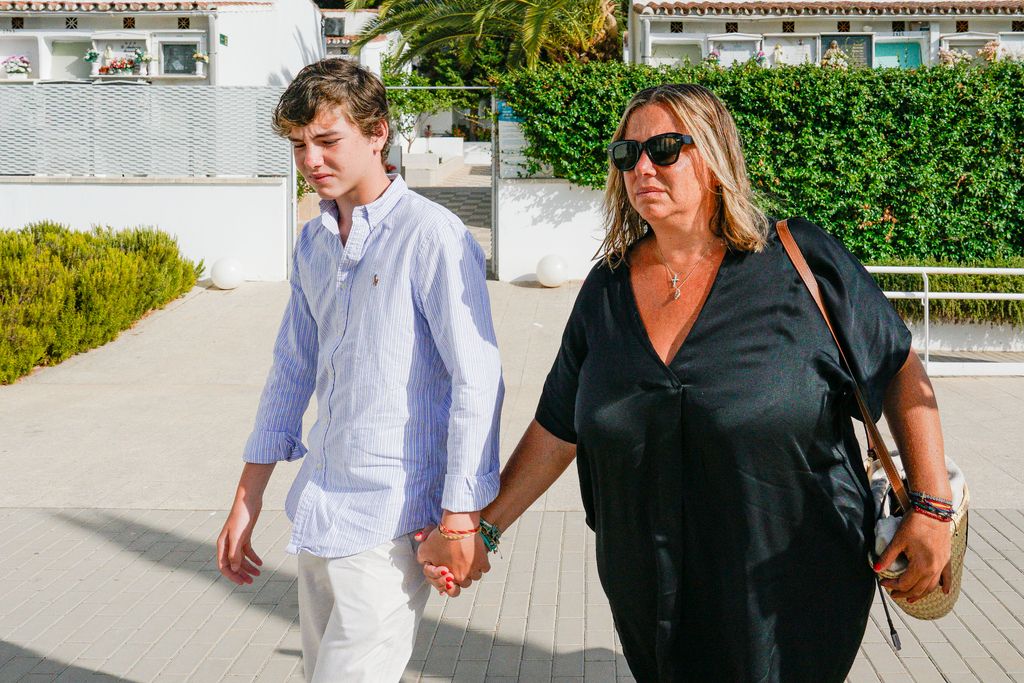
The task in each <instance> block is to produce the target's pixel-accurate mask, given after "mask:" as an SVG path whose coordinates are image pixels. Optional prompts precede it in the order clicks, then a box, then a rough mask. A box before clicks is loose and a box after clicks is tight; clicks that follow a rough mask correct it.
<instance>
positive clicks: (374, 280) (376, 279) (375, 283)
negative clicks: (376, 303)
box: [373, 273, 380, 287]
mask: <svg viewBox="0 0 1024 683" xmlns="http://www.w3.org/2000/svg"><path fill="white" fill-rule="evenodd" d="M378 282H380V277H378V276H377V273H374V274H373V286H374V287H376V286H377V283H378Z"/></svg>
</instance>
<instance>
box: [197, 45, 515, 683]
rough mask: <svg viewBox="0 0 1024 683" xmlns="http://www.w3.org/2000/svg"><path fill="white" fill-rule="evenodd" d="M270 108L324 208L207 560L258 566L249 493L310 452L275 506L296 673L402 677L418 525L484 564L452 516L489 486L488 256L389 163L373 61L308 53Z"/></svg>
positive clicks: (461, 567)
mask: <svg viewBox="0 0 1024 683" xmlns="http://www.w3.org/2000/svg"><path fill="white" fill-rule="evenodd" d="M273 123H274V128H275V130H276V131H277V132H278V133H279V134H280V135H282V136H284V137H287V138H288V139H289V140H290V141H291V144H292V147H293V150H294V155H295V163H296V165H297V167H298V169H299V171H300V172H301V173H302V175H303V177H305V178H306V180H307V181H308V182H309V183H310V185H312V186H313V187H314V188H315V189H316V191H317V194H319V195H320V197H321V199H322V201H321V202H320V207H321V210H322V212H323V213H322V215H321V216H320V217H319V218H316V219H314V220H312V221H310V222H309V223H307V224H306V225H305V227H304V228H303V230H302V234H301V235H300V237H299V240H298V243H297V244H296V247H295V260H294V264H293V266H292V273H291V298H290V300H289V302H288V307H287V309H286V310H285V314H284V320H283V321H282V323H281V329H280V332H279V333H278V336H277V342H276V344H275V346H274V362H273V367H272V368H271V371H270V376H269V378H268V379H267V383H266V386H265V387H264V389H263V395H262V398H261V400H260V407H259V411H258V413H257V416H256V426H255V429H254V431H253V432H252V435H251V436H250V437H249V440H248V442H247V444H246V446H245V451H244V454H243V460H244V461H245V463H246V464H245V466H244V468H243V470H242V475H241V479H240V481H239V484H238V490H237V493H236V495H235V500H234V504H233V505H232V508H231V512H230V513H229V515H228V519H227V522H226V523H225V524H224V529H223V531H221V534H220V537H219V538H218V540H217V553H218V564H219V566H220V570H221V573H223V574H224V576H226V577H227V578H229V579H231V580H232V581H234V582H235V583H239V584H242V583H251V582H252V580H253V579H252V577H253V576H257V575H258V574H259V569H258V568H257V567H258V566H259V565H260V564H261V560H260V559H259V557H258V556H257V554H256V552H255V551H254V550H253V548H252V544H251V536H252V531H253V527H254V526H255V524H256V520H257V518H258V516H259V513H260V509H261V507H262V495H263V491H264V490H265V488H266V485H267V482H268V480H269V479H270V475H271V472H272V471H273V469H274V464H275V463H276V462H278V461H280V460H295V459H297V458H301V457H303V456H305V458H304V460H303V462H302V466H301V467H300V469H299V472H298V474H297V476H296V478H295V482H294V484H292V487H291V491H290V492H289V494H288V499H287V502H286V505H285V507H286V510H287V513H288V517H289V518H290V519H291V520H292V534H291V540H290V542H289V544H288V547H287V550H288V552H290V553H294V554H297V555H298V588H299V619H300V623H301V630H302V657H303V664H304V667H305V671H306V678H307V680H309V681H317V682H326V681H346V682H349V681H397V680H399V678H400V677H401V675H402V671H403V670H404V668H405V666H406V664H407V662H408V660H409V657H410V655H411V653H412V648H413V642H414V639H415V634H416V627H417V625H418V623H419V619H420V617H421V616H422V613H423V606H424V603H425V602H426V598H427V594H428V590H429V588H428V585H427V584H426V583H425V580H424V578H423V573H422V570H421V567H420V565H419V563H418V562H417V560H416V540H415V539H414V534H415V532H417V531H419V530H420V529H421V528H423V527H427V526H430V525H433V524H436V523H438V522H439V521H440V522H441V524H442V525H443V526H444V527H445V530H446V534H445V536H446V538H443V539H442V538H440V537H435V536H437V534H438V531H436V530H435V531H433V532H431V536H430V537H429V538H428V539H427V540H428V541H429V542H430V543H431V544H432V545H434V546H436V545H439V544H443V546H444V548H445V549H446V550H447V552H448V553H449V554H450V555H451V562H450V564H447V565H446V566H447V567H448V568H449V569H450V570H451V573H452V574H453V575H454V578H453V581H464V580H465V579H466V578H479V573H480V572H479V569H478V568H479V566H480V565H481V562H480V557H479V556H478V554H479V553H485V549H484V547H483V542H482V540H481V539H480V538H479V536H478V535H476V534H468V533H467V534H460V533H451V532H468V531H470V530H475V529H476V528H477V527H478V525H479V516H480V515H479V510H480V509H481V508H483V507H484V506H485V505H487V503H489V502H490V501H491V500H492V499H493V498H494V497H495V495H496V494H497V491H498V423H499V417H500V412H501V401H502V396H503V393H504V389H503V385H502V380H501V368H500V364H499V359H498V348H497V342H496V339H495V336H494V329H493V327H492V324H491V313H490V305H489V302H488V296H487V287H486V283H485V262H484V258H483V254H482V252H481V250H480V248H479V247H478V246H477V244H476V243H475V242H474V241H473V239H472V237H471V236H470V235H469V234H468V232H467V231H466V229H465V227H464V226H463V224H462V222H461V221H460V220H459V219H458V218H457V217H456V216H454V215H453V214H452V213H451V212H449V211H447V210H446V209H444V208H443V207H441V206H438V205H437V204H434V203H433V202H431V201H429V200H427V199H425V198H423V197H421V196H420V195H418V194H416V193H415V192H412V191H410V190H409V189H408V187H407V186H406V184H405V182H404V181H403V180H402V178H401V177H400V176H398V175H388V174H387V173H386V171H385V159H386V158H387V152H388V148H389V146H390V139H391V129H390V126H389V124H388V104H387V97H386V94H385V91H384V86H383V85H382V84H381V82H380V80H379V79H378V78H377V77H376V76H374V75H373V74H372V73H371V72H369V71H368V70H366V69H364V68H362V67H360V66H358V65H356V64H354V63H353V62H350V61H347V60H342V59H328V60H324V61H321V62H318V63H316V64H312V65H310V66H307V67H305V68H304V69H303V70H302V71H301V72H299V74H298V76H297V77H296V78H295V80H294V81H293V82H292V83H291V85H289V86H288V88H287V90H286V91H285V92H284V94H283V95H282V96H281V101H280V102H279V103H278V106H277V109H276V110H275V112H274V121H273ZM314 389H315V390H316V395H317V419H316V423H315V424H314V425H313V428H312V429H311V430H310V433H309V438H308V443H309V449H308V451H307V449H306V447H305V446H304V445H303V444H302V416H303V413H304V412H305V410H306V406H307V404H308V402H309V398H310V396H311V394H312V393H313V391H314ZM449 530H450V532H449ZM448 538H455V539H456V540H448ZM474 560H475V562H476V564H474ZM485 563H486V561H484V564H485ZM473 567H477V569H474V568H473ZM471 575H475V576H471Z"/></svg>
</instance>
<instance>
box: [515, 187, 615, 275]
mask: <svg viewBox="0 0 1024 683" xmlns="http://www.w3.org/2000/svg"><path fill="white" fill-rule="evenodd" d="M601 201H602V193H601V192H600V191H598V190H591V189H589V188H582V187H578V186H576V185H570V184H569V183H568V182H566V181H564V180H538V179H509V178H500V179H499V180H498V229H497V231H496V234H495V253H496V255H497V263H496V264H495V270H496V272H497V275H498V279H499V280H503V281H506V282H512V281H517V280H536V279H537V275H536V270H537V262H538V261H540V259H541V258H543V257H544V256H547V255H548V254H557V255H559V256H561V257H562V258H563V259H565V262H566V264H567V265H568V277H569V279H572V280H582V279H583V278H585V277H586V276H587V273H589V272H590V269H591V268H592V267H593V265H594V264H593V257H594V253H595V252H596V251H597V248H598V247H599V246H601V240H602V238H603V231H602V229H601Z"/></svg>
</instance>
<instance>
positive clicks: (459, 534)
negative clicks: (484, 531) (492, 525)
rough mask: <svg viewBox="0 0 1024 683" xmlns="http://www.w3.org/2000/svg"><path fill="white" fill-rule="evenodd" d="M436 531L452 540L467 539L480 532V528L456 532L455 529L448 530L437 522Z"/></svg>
mask: <svg viewBox="0 0 1024 683" xmlns="http://www.w3.org/2000/svg"><path fill="white" fill-rule="evenodd" d="M437 530H438V531H439V532H440V533H441V535H442V536H444V537H445V538H452V537H453V536H454V537H457V538H468V537H470V536H473V535H474V534H476V533H477V532H478V531H480V527H477V528H475V529H473V530H472V531H458V530H456V529H449V528H448V527H446V526H445V525H444V524H441V523H440V522H439V523H438V525H437ZM453 540H454V539H453Z"/></svg>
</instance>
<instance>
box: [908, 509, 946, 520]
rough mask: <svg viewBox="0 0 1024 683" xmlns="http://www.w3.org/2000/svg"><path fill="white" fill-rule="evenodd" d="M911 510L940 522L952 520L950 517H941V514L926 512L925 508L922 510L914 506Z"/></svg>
mask: <svg viewBox="0 0 1024 683" xmlns="http://www.w3.org/2000/svg"><path fill="white" fill-rule="evenodd" d="M913 510H914V512H916V513H917V514H919V515H924V516H925V517H931V518H932V519H937V520H939V521H940V522H952V521H953V518H952V517H943V516H941V515H937V514H935V513H934V512H928V511H927V510H922V509H921V508H919V507H915V508H913Z"/></svg>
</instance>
